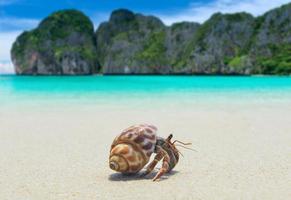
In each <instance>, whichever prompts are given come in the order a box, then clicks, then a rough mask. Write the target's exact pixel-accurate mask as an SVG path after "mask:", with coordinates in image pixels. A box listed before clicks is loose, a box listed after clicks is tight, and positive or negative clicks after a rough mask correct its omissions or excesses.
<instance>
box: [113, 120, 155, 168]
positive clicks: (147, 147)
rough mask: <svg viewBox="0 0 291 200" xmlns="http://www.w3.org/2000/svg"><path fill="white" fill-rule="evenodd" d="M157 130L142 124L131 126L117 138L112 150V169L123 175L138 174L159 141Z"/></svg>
mask: <svg viewBox="0 0 291 200" xmlns="http://www.w3.org/2000/svg"><path fill="white" fill-rule="evenodd" d="M156 132H157V128H156V127H155V126H153V125H148V124H141V125H136V126H131V127H129V128H127V129H125V130H124V131H122V133H121V134H120V135H119V136H117V137H116V138H115V139H114V141H113V143H112V145H111V150H110V158H109V165H110V168H111V169H113V170H115V171H118V172H122V173H136V172H138V171H140V170H141V169H142V168H143V167H144V166H145V165H146V164H147V163H148V161H149V159H150V156H151V154H152V153H153V152H154V149H155V144H156V141H157V136H156Z"/></svg>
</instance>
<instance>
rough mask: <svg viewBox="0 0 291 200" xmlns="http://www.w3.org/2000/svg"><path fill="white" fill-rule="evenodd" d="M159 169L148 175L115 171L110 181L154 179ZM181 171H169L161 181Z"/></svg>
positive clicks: (110, 176)
mask: <svg viewBox="0 0 291 200" xmlns="http://www.w3.org/2000/svg"><path fill="white" fill-rule="evenodd" d="M157 172H158V171H156V170H155V171H153V172H151V173H150V174H148V175H146V176H145V175H143V172H140V173H137V174H121V173H113V174H110V175H109V177H108V179H109V180H110V181H134V180H146V179H153V178H154V177H155V175H156V174H157ZM177 173H179V172H178V171H175V170H172V171H170V172H168V173H165V174H164V175H163V176H162V177H161V178H160V181H162V180H166V179H168V178H169V177H170V176H172V175H175V174H177Z"/></svg>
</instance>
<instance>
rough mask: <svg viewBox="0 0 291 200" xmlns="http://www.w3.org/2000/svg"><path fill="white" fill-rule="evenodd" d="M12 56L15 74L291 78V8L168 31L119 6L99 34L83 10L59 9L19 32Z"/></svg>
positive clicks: (218, 15)
mask: <svg viewBox="0 0 291 200" xmlns="http://www.w3.org/2000/svg"><path fill="white" fill-rule="evenodd" d="M11 59H12V62H13V64H14V67H15V71H16V73H17V74H19V75H90V74H222V75H232V74H237V75H250V74H280V75H285V74H291V3H289V4H286V5H284V6H281V7H279V8H276V9H273V10H271V11H269V12H267V13H265V14H264V15H262V16H259V17H256V18H255V17H253V16H252V15H250V14H248V13H245V12H241V13H236V14H221V13H216V14H214V15H212V16H211V17H210V19H208V20H207V21H206V22H205V23H203V24H199V23H195V22H180V23H175V24H173V25H171V26H166V25H164V24H163V22H162V21H161V20H160V19H158V18H157V17H154V16H144V15H142V14H138V13H134V12H132V11H129V10H126V9H119V10H115V11H113V12H112V14H111V16H110V19H109V21H107V22H103V23H101V24H100V26H99V27H98V29H97V30H96V31H95V30H94V26H93V23H92V22H91V20H90V19H89V18H88V17H87V16H86V15H84V14H83V13H82V12H80V11H77V10H61V11H57V12H55V13H52V14H51V15H50V16H48V17H47V18H45V19H44V20H42V21H41V22H40V24H39V25H38V27H37V28H35V29H33V30H31V31H25V32H23V33H22V34H21V35H19V36H18V37H17V39H16V41H15V42H14V44H13V47H12V49H11Z"/></svg>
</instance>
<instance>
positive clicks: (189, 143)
mask: <svg viewBox="0 0 291 200" xmlns="http://www.w3.org/2000/svg"><path fill="white" fill-rule="evenodd" d="M175 142H178V143H180V144H183V145H191V144H192V143H191V142H188V143H184V142H181V141H179V140H175V141H174V142H173V144H175Z"/></svg>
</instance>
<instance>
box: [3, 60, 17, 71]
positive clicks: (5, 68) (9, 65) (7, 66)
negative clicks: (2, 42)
mask: <svg viewBox="0 0 291 200" xmlns="http://www.w3.org/2000/svg"><path fill="white" fill-rule="evenodd" d="M0 74H15V71H14V67H13V65H12V63H11V62H10V61H0Z"/></svg>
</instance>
